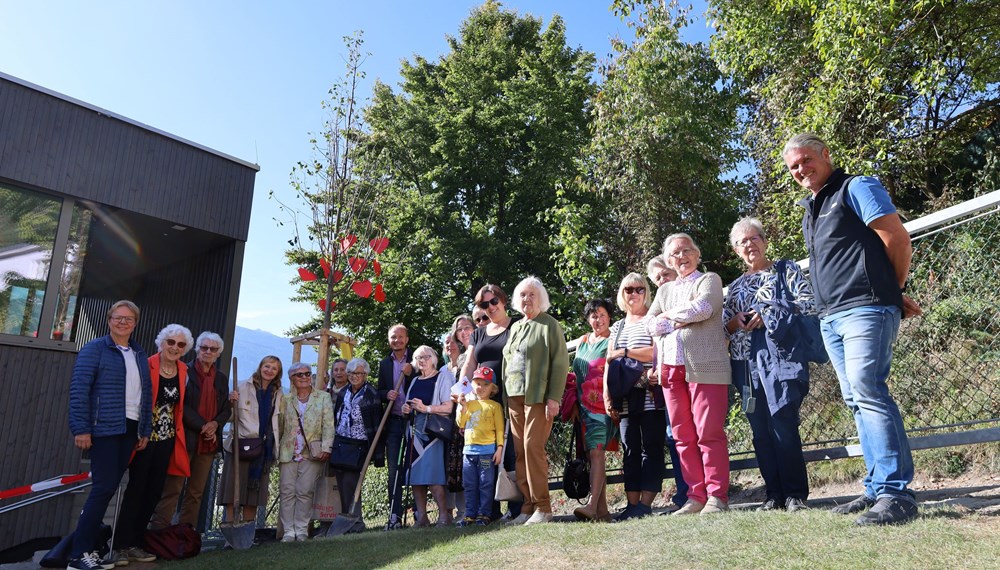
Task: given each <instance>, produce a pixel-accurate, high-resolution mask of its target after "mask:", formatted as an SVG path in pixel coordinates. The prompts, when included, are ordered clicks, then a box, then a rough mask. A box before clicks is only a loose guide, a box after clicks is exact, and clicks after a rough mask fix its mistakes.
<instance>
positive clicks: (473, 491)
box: [462, 454, 495, 518]
mask: <svg viewBox="0 0 1000 570" xmlns="http://www.w3.org/2000/svg"><path fill="white" fill-rule="evenodd" d="M493 467H494V466H493V455H492V454H484V455H468V454H467V455H464V456H463V457H462V487H463V488H464V489H465V516H466V517H471V518H476V517H477V516H482V517H490V516H492V515H493V494H494V485H495V479H494V477H493V473H494V469H493Z"/></svg>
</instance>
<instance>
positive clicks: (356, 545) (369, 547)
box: [168, 523, 503, 570]
mask: <svg viewBox="0 0 1000 570" xmlns="http://www.w3.org/2000/svg"><path fill="white" fill-rule="evenodd" d="M502 529H503V525H502V524H501V523H493V524H491V525H489V526H486V527H467V528H457V527H443V528H437V527H431V528H421V529H415V528H412V527H410V528H406V529H401V530H395V531H388V532H387V531H384V530H381V529H379V530H368V531H365V532H362V533H355V534H346V535H343V536H338V537H333V538H314V539H311V540H308V541H306V542H295V543H281V542H279V541H269V542H265V543H263V544H260V545H255V546H254V547H253V548H251V549H250V550H244V551H234V550H228V551H214V552H205V553H202V554H201V555H199V556H197V557H195V558H192V559H189V560H182V561H176V562H171V563H169V566H168V568H169V569H170V570H185V569H187V568H191V569H198V570H209V569H214V568H219V569H222V568H227V569H229V568H237V569H239V570H253V569H257V568H260V569H265V568H266V569H268V570H273V569H274V568H339V567H345V568H351V570H360V569H366V568H380V567H385V566H392V565H398V564H399V563H400V562H401V561H403V560H407V561H408V562H407V563H406V565H408V566H419V559H420V558H419V557H420V554H421V552H424V551H429V550H432V549H437V548H439V547H442V546H446V545H447V543H450V542H455V541H458V540H461V539H463V538H465V537H470V536H476V535H483V534H488V533H491V532H495V531H499V530H502Z"/></svg>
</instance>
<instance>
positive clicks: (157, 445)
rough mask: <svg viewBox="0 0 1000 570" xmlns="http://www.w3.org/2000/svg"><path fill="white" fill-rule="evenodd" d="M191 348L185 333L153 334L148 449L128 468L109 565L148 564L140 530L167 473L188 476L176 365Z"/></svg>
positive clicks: (182, 376) (181, 368) (182, 383)
mask: <svg viewBox="0 0 1000 570" xmlns="http://www.w3.org/2000/svg"><path fill="white" fill-rule="evenodd" d="M193 345H194V338H192V336H191V331H189V330H188V329H187V328H186V327H183V326H181V325H177V324H170V325H167V326H166V327H164V328H163V330H161V331H160V334H158V335H156V346H157V348H159V349H160V350H159V352H157V353H156V354H154V355H153V356H150V357H149V376H150V379H151V380H152V384H153V390H152V393H153V431H152V433H151V435H150V436H149V444H148V445H146V447H145V448H144V449H142V450H140V451H137V452H136V453H135V456H133V458H132V462H131V463H130V464H129V467H128V473H129V475H128V487H127V488H126V489H125V495H124V497H123V498H122V506H121V511H120V514H119V515H118V523H117V526H116V527H115V533H114V536H115V540H114V545H113V549H114V551H115V563H116V564H122V565H123V564H127V563H128V562H152V561H153V560H156V556H154V555H152V554H150V553H148V552H146V551H145V550H143V548H142V539H143V535H144V534H145V533H146V526H147V525H148V524H149V519H150V518H151V517H152V516H153V511H154V510H155V509H156V504H157V503H159V501H160V496H161V495H162V494H163V485H164V483H166V481H167V474H168V473H169V474H170V475H177V476H181V477H188V476H190V475H191V467H190V463H189V459H188V454H187V445H186V443H185V436H184V403H183V402H184V390H185V387H186V385H187V365H186V364H184V363H183V362H181V361H180V358H181V357H182V356H184V354H185V353H187V352H188V351H189V350H191V347H192V346H193Z"/></svg>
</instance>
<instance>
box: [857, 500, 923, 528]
mask: <svg viewBox="0 0 1000 570" xmlns="http://www.w3.org/2000/svg"><path fill="white" fill-rule="evenodd" d="M917 516H919V513H918V512H917V504H916V503H914V502H913V501H908V500H906V499H902V498H900V497H882V498H881V499H879V500H878V501H876V502H875V506H874V507H872V508H871V509H869V510H868V512H867V513H865V514H863V515H861V516H860V517H858V520H856V521H854V524H856V525H861V526H870V525H880V526H881V525H887V524H905V523H908V522H910V521H912V520H914V519H916V518H917Z"/></svg>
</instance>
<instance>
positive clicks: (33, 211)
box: [0, 186, 61, 336]
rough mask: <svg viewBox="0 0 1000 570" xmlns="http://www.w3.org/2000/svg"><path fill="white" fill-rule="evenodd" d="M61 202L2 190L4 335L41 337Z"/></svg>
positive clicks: (0, 304)
mask: <svg viewBox="0 0 1000 570" xmlns="http://www.w3.org/2000/svg"><path fill="white" fill-rule="evenodd" d="M60 207H61V200H59V199H56V198H52V197H50V196H46V195H44V194H40V193H38V192H32V191H30V190H22V189H16V190H15V189H13V188H8V187H5V186H0V333H5V334H12V335H18V336H38V324H39V321H40V319H41V312H42V302H43V301H44V299H45V285H46V281H47V279H48V276H49V267H50V266H51V264H52V249H53V245H54V242H55V238H56V229H57V228H58V226H59V210H60Z"/></svg>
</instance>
